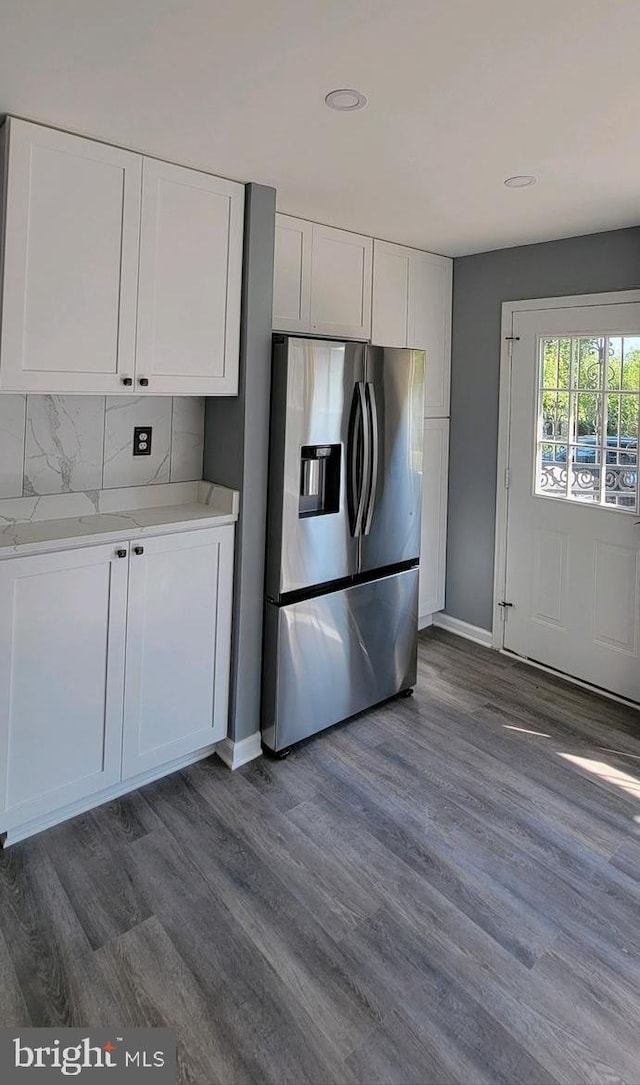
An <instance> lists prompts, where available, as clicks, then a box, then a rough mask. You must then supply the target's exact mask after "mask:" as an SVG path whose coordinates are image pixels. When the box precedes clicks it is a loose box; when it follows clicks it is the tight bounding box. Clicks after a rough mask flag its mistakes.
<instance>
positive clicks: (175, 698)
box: [123, 527, 233, 777]
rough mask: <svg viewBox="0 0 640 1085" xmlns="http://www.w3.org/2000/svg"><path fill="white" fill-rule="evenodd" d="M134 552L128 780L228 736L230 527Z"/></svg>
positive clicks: (148, 543)
mask: <svg viewBox="0 0 640 1085" xmlns="http://www.w3.org/2000/svg"><path fill="white" fill-rule="evenodd" d="M140 545H141V546H142V547H143V550H144V553H143V554H140V555H136V554H135V553H132V557H131V569H130V577H129V607H128V620H127V673H126V685H125V723H124V742H123V775H124V776H125V777H129V776H134V775H135V774H136V773H139V772H144V771H146V770H147V769H151V768H155V767H156V766H157V765H162V764H164V763H166V762H168V761H171V760H173V759H174V758H176V757H180V756H181V755H182V754H186V753H190V752H191V751H195V750H198V749H201V748H202V747H204V746H208V745H210V744H211V743H214V742H217V741H219V740H220V739H222V738H224V737H225V735H226V733H227V706H228V687H229V660H230V654H229V653H230V640H231V592H232V577H233V528H231V527H223V528H204V529H202V530H201V531H193V532H187V533H185V534H179V535H168V536H164V537H160V538H153V539H145V540H144V542H143V543H141V544H140Z"/></svg>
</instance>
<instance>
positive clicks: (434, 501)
mask: <svg viewBox="0 0 640 1085" xmlns="http://www.w3.org/2000/svg"><path fill="white" fill-rule="evenodd" d="M448 475H449V419H448V418H425V420H424V454H423V461H422V542H421V549H420V589H419V603H418V613H419V617H420V619H425V618H427V617H430V615H431V614H435V613H436V612H437V611H439V610H442V609H443V608H444V587H445V569H446V556H447V484H448Z"/></svg>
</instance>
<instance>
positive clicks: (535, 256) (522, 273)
mask: <svg viewBox="0 0 640 1085" xmlns="http://www.w3.org/2000/svg"><path fill="white" fill-rule="evenodd" d="M638 286H640V227H632V228H631V229H627V230H615V231H611V232H608V233H601V234H589V235H587V236H585V237H573V238H567V239H565V240H562V241H549V242H546V243H545V244H540V245H523V246H520V247H518V248H513V249H500V250H498V251H496V252H486V253H479V254H477V255H475V256H464V257H460V258H459V259H456V260H454V264H453V338H452V363H451V364H452V370H451V445H450V461H449V526H448V543H447V589H446V612H447V613H448V614H450V615H452V616H453V617H455V618H461V619H462V620H463V621H465V622H470V623H471V625H476V626H480V628H482V629H491V625H492V620H493V562H494V537H495V502H496V461H497V448H498V392H499V377H500V320H501V305H502V302H503V301H516V300H523V299H527V298H543V297H553V296H558V297H560V296H562V295H565V294H566V295H570V294H591V293H599V292H602V291H609V290H630V289H632V288H634V287H638Z"/></svg>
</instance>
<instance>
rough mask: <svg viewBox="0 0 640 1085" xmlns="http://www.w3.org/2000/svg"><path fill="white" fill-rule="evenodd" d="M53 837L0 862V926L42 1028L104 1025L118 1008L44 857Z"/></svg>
mask: <svg viewBox="0 0 640 1085" xmlns="http://www.w3.org/2000/svg"><path fill="white" fill-rule="evenodd" d="M44 841H46V834H45V835H44V836H42V837H40V838H39V839H38V840H34V841H30V842H28V843H25V844H19V845H16V846H15V847H14V848H11V849H9V850H8V851H5V852H3V853H2V855H1V856H0V924H1V927H2V933H3V936H4V940H5V944H6V947H7V951H8V953H9V955H10V958H11V961H12V964H13V969H14V971H15V976H16V978H17V980H18V983H19V984H20V990H21V992H22V997H23V1000H24V1004H25V1007H26V1012H27V1014H28V1020H27V1021H22V1022H20V1023H21V1024H28V1023H30V1024H32V1025H34V1026H37V1027H42V1026H54V1025H66V1026H84V1025H96V1026H98V1025H102V1024H105V1025H107V1024H110V1023H111V1021H112V1020H114V1019H117V1006H116V1003H115V1002H114V1000H113V997H112V992H111V990H110V988H109V985H108V984H107V983H106V981H105V978H104V976H103V974H102V973H101V971H100V968H99V966H98V963H97V961H96V960H95V958H94V956H93V954H92V952H91V947H90V945H89V942H88V940H87V938H86V935H85V933H84V931H83V929H82V927H81V925H80V923H79V921H78V917H77V915H76V913H75V911H74V910H73V908H72V906H71V903H70V901H69V899H68V897H67V896H66V893H65V892H64V889H63V888H62V885H61V884H60V881H59V879H58V877H57V874H56V872H55V870H54V868H53V865H52V864H51V862H50V860H49V859H48V857H47V856H46V854H45V851H44Z"/></svg>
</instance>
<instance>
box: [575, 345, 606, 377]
mask: <svg viewBox="0 0 640 1085" xmlns="http://www.w3.org/2000/svg"><path fill="white" fill-rule="evenodd" d="M576 347H577V363H578V365H577V369H578V373H577V379H575V378H574V380H575V386H576V387H577V388H585V389H598V388H601V387H602V360H603V358H604V339H597V338H595V339H578V340H577V341H576Z"/></svg>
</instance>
